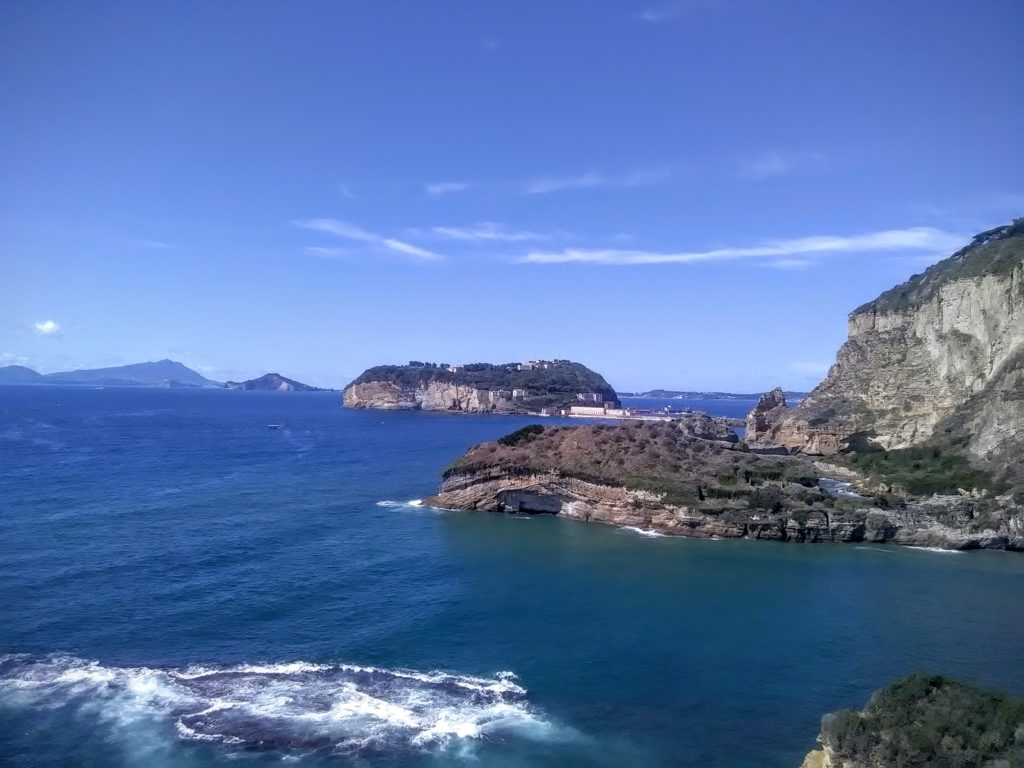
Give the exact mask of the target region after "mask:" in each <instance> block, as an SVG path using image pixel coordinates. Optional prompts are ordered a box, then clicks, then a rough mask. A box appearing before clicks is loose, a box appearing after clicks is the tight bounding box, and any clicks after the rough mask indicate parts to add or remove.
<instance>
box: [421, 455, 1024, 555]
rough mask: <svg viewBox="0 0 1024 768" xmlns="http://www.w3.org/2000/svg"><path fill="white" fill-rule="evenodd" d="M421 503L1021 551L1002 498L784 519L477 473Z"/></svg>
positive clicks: (710, 531)
mask: <svg viewBox="0 0 1024 768" xmlns="http://www.w3.org/2000/svg"><path fill="white" fill-rule="evenodd" d="M426 503H427V504H429V505H431V506H435V507H440V508H444V509H461V510H483V511H488V512H509V513H519V514H545V513H546V514H556V515H559V516H561V517H566V518H569V519H572V520H579V521H582V522H591V523H606V524H609V525H617V526H625V527H631V528H637V529H640V530H643V531H650V532H653V533H660V534H664V535H668V536H688V537H693V538H751V539H767V540H773V541H790V542H810V543H814V542H834V543H844V542H868V543H877V544H885V543H890V544H903V545H907V546H918V547H937V548H943V549H1011V550H1016V551H1024V509H1021V508H1020V507H1018V506H1016V505H1014V504H1013V502H1012V500H1011V499H1010V498H1009V497H1007V498H1005V499H1002V500H1000V506H999V507H998V509H997V510H996V511H993V508H992V505H991V504H990V503H988V502H985V501H981V500H978V499H973V498H970V497H963V496H944V497H940V496H936V497H932V498H930V499H926V500H921V501H913V502H910V503H908V504H907V506H906V508H905V509H881V508H877V507H865V508H863V509H860V510H855V511H842V510H831V511H825V510H814V511H812V512H810V513H809V514H804V515H801V516H800V517H801V519H800V520H799V521H798V520H796V519H794V518H793V517H792V516H791V515H790V512H788V511H785V510H783V511H781V512H772V511H770V510H764V509H749V510H737V509H728V510H724V509H723V510H715V511H708V510H707V509H705V508H698V507H688V506H674V505H671V504H666V503H664V502H663V501H662V498H661V496H659V495H658V494H656V493H652V492H650V491H644V490H633V489H629V488H622V487H615V486H608V485H601V484H597V483H592V482H588V481H585V480H581V479H578V478H574V477H569V476H566V475H563V474H561V473H559V472H522V471H518V470H515V469H513V468H502V467H485V468H480V469H477V470H474V471H468V472H457V473H452V474H449V475H448V476H447V477H446V478H445V480H444V482H443V483H442V485H441V489H440V491H439V493H438V494H437V495H436V496H433V497H431V498H429V499H427V500H426Z"/></svg>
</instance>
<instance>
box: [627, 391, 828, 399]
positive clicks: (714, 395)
mask: <svg viewBox="0 0 1024 768" xmlns="http://www.w3.org/2000/svg"><path fill="white" fill-rule="evenodd" d="M762 394H764V393H762V392H757V393H739V392H701V391H696V390H679V389H652V390H649V391H647V392H619V397H630V398H636V399H638V400H640V399H643V400H757V398H759V397H760V396H761V395H762ZM785 394H786V399H787V400H789V401H790V402H794V401H799V400H803V399H804V398H805V397H807V394H808V393H807V392H790V391H787V392H786V393H785Z"/></svg>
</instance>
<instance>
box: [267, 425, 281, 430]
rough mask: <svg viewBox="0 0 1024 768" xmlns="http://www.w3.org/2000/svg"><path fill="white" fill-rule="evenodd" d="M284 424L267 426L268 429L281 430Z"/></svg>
mask: <svg viewBox="0 0 1024 768" xmlns="http://www.w3.org/2000/svg"><path fill="white" fill-rule="evenodd" d="M283 426H284V424H267V429H280V428H281V427H283Z"/></svg>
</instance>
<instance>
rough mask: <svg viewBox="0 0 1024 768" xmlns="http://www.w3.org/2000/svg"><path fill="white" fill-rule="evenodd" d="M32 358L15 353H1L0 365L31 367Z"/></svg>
mask: <svg viewBox="0 0 1024 768" xmlns="http://www.w3.org/2000/svg"><path fill="white" fill-rule="evenodd" d="M31 362H32V360H31V358H28V357H25V356H24V355H16V354H14V353H13V352H0V365H26V366H27V365H29V363H31Z"/></svg>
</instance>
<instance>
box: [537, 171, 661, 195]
mask: <svg viewBox="0 0 1024 768" xmlns="http://www.w3.org/2000/svg"><path fill="white" fill-rule="evenodd" d="M671 175H672V173H671V171H670V170H669V169H668V168H650V169H643V170H638V171H632V172H630V173H626V174H619V175H609V174H604V173H598V172H596V171H589V172H587V173H583V174H579V175H576V176H549V177H544V178H539V179H533V180H532V181H527V182H524V183H523V184H522V185H521V186H520V191H521V192H522V193H523V194H525V195H548V194H551V193H552V192H561V191H563V190H566V189H594V188H597V187H625V188H630V187H647V186H651V185H652V184H661V183H663V182H665V181H668V179H669V178H670V177H671Z"/></svg>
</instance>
